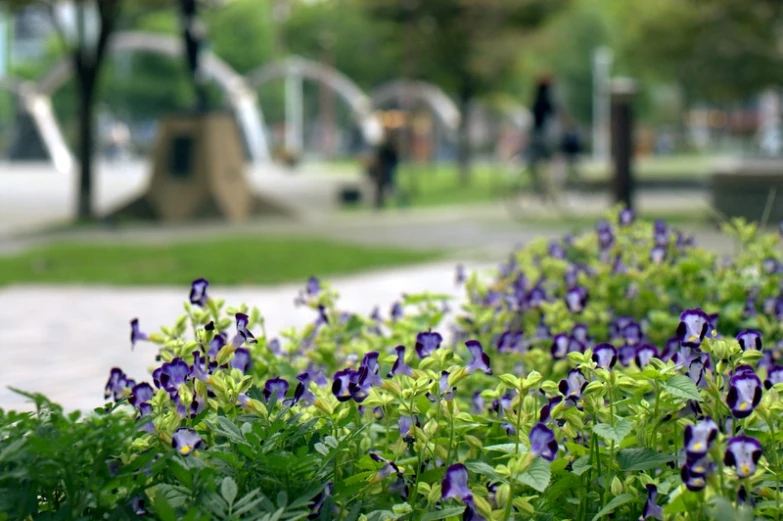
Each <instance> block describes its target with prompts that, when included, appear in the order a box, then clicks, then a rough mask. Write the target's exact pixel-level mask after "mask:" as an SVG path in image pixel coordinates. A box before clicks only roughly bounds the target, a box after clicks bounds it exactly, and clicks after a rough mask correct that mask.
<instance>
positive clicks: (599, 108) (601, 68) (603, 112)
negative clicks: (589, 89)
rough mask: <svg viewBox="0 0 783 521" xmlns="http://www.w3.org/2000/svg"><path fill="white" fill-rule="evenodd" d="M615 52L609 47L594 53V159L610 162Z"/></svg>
mask: <svg viewBox="0 0 783 521" xmlns="http://www.w3.org/2000/svg"><path fill="white" fill-rule="evenodd" d="M612 61H613V54H612V50H611V49H609V48H608V47H599V48H598V49H596V50H595V52H594V53H593V159H594V160H595V161H597V162H602V163H604V164H606V163H608V162H609V157H610V150H609V119H610V115H609V112H610V109H609V88H608V85H609V77H610V75H611V71H612Z"/></svg>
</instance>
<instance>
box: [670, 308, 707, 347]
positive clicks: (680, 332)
mask: <svg viewBox="0 0 783 521" xmlns="http://www.w3.org/2000/svg"><path fill="white" fill-rule="evenodd" d="M709 328H710V317H709V316H707V314H706V313H705V312H704V311H702V310H701V309H698V308H697V309H686V310H685V311H683V312H682V313H681V314H680V324H679V325H678V326H677V337H678V338H679V339H680V344H681V345H682V346H683V347H689V348H693V349H697V348H698V347H699V346H700V345H701V343H702V341H703V340H704V337H705V336H707V333H708V332H709Z"/></svg>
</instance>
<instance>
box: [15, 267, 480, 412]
mask: <svg viewBox="0 0 783 521" xmlns="http://www.w3.org/2000/svg"><path fill="white" fill-rule="evenodd" d="M468 267H473V268H478V269H484V268H487V267H489V266H487V265H484V264H472V265H468ZM454 268H455V265H454V264H452V263H437V264H430V265H425V266H419V267H415V268H407V269H398V270H388V271H382V272H375V273H368V274H364V275H358V276H352V277H347V278H339V279H334V280H330V281H328V282H330V283H331V284H332V285H333V287H335V288H336V289H337V290H338V291H339V292H340V295H341V299H340V309H341V310H345V311H352V312H358V313H365V314H368V313H370V312H371V311H372V309H373V308H374V307H375V306H376V305H378V306H380V309H381V311H382V313H383V314H384V315H385V316H388V313H389V309H390V307H391V305H392V303H393V302H394V301H396V300H398V299H399V298H400V295H401V294H402V293H406V292H407V293H416V292H421V291H424V290H428V291H432V292H437V293H446V294H450V295H457V294H458V291H457V288H456V287H455V284H454ZM303 284H304V281H303ZM303 284H302V285H290V284H289V285H282V286H276V287H266V288H253V287H234V288H224V287H223V288H222V287H214V288H210V293H211V295H213V296H215V297H220V298H225V299H226V303H227V304H228V305H232V304H240V303H242V302H245V303H247V304H248V305H251V306H253V305H255V306H258V307H259V309H260V310H261V311H262V313H263V315H264V317H265V318H266V322H267V328H268V331H269V333H270V334H272V335H277V334H278V333H279V332H280V331H281V330H284V329H286V328H289V327H292V326H295V327H302V326H304V325H306V324H307V323H309V322H311V321H312V320H314V319H315V315H314V313H313V311H312V310H310V309H306V308H297V307H295V306H294V305H293V300H294V298H295V297H296V295H297V293H298V291H299V289H300V288H301V287H303ZM188 290H189V288H133V289H128V288H109V287H90V288H84V287H62V286H58V287H46V286H35V287H28V286H12V287H9V288H0V325H2V327H1V332H0V346H2V347H0V351H2V355H3V363H2V364H0V408H6V409H7V408H14V409H17V410H19V409H29V408H30V404H29V403H27V402H26V399H25V398H24V397H21V396H18V395H16V394H14V393H12V392H11V391H10V390H8V389H7V386H11V387H16V388H20V389H23V390H26V391H35V392H41V393H44V394H45V395H47V396H49V397H51V398H53V399H56V401H58V402H59V403H61V404H62V405H64V406H65V407H66V408H68V409H83V410H91V409H92V408H94V407H96V406H99V405H100V404H101V403H102V400H103V394H102V393H103V387H104V385H105V384H106V379H107V378H108V375H109V370H110V369H111V368H112V367H115V366H117V367H121V368H122V369H123V370H125V371H126V372H127V373H128V374H129V375H131V376H132V377H134V378H136V379H138V380H144V379H148V375H149V372H148V369H149V367H150V366H152V365H153V364H154V355H155V348H154V347H153V346H152V345H151V344H146V343H140V344H137V346H136V350H135V351H133V352H132V351H131V349H130V342H129V339H128V337H129V333H130V328H129V325H128V323H129V321H130V319H132V318H134V317H138V318H139V320H140V323H141V326H142V329H143V330H145V331H147V332H152V331H157V330H158V328H159V326H161V325H171V324H173V323H174V321H175V320H176V318H177V317H178V316H179V315H180V314H181V313H182V303H183V302H184V301H185V300H186V299H187V295H188Z"/></svg>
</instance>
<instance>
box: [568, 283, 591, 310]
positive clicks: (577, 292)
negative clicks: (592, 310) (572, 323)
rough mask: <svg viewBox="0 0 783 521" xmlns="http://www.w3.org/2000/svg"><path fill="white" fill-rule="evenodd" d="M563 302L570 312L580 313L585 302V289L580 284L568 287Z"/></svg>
mask: <svg viewBox="0 0 783 521" xmlns="http://www.w3.org/2000/svg"><path fill="white" fill-rule="evenodd" d="M565 303H566V306H568V310H569V311H570V312H571V313H581V312H582V311H583V310H584V308H585V305H586V304H587V290H586V289H585V288H583V287H581V286H575V287H573V288H571V289H569V290H568V291H567V292H566V295H565Z"/></svg>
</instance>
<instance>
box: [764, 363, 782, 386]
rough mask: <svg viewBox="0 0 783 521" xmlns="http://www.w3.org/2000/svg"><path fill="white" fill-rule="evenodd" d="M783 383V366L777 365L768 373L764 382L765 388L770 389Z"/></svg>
mask: <svg viewBox="0 0 783 521" xmlns="http://www.w3.org/2000/svg"><path fill="white" fill-rule="evenodd" d="M780 382H783V366H781V365H776V366H774V367H772V368H771V369H770V370H769V372H768V373H767V379H766V380H764V387H765V388H767V389H770V388H771V387H772V386H773V385H775V384H779V383H780Z"/></svg>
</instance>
